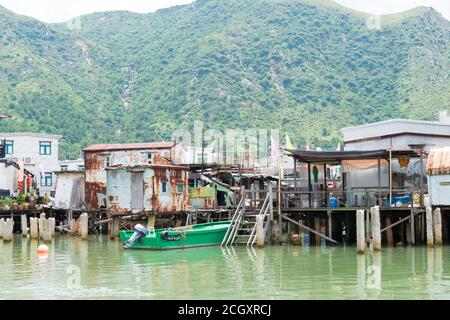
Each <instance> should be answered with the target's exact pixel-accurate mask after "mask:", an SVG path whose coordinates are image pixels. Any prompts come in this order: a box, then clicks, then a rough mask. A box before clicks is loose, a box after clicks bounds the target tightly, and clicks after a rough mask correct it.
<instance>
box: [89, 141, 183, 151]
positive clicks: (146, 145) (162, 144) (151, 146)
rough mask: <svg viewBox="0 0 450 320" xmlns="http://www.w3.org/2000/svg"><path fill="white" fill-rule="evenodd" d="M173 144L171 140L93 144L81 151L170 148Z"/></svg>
mask: <svg viewBox="0 0 450 320" xmlns="http://www.w3.org/2000/svg"><path fill="white" fill-rule="evenodd" d="M174 146H175V142H173V141H162V142H146V143H124V144H94V145H91V146H89V147H87V148H85V149H83V151H93V152H95V151H112V150H140V149H143V150H145V149H170V148H172V147H174Z"/></svg>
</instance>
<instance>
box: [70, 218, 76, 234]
mask: <svg viewBox="0 0 450 320" xmlns="http://www.w3.org/2000/svg"><path fill="white" fill-rule="evenodd" d="M69 232H70V234H74V233H75V219H70V220H69Z"/></svg>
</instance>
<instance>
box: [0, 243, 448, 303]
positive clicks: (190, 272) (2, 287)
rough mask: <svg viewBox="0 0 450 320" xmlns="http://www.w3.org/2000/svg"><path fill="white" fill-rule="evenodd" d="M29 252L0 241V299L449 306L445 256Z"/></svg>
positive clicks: (28, 247)
mask: <svg viewBox="0 0 450 320" xmlns="http://www.w3.org/2000/svg"><path fill="white" fill-rule="evenodd" d="M38 245H39V241H37V240H30V239H27V238H22V237H17V238H15V239H14V243H3V241H0V268H1V270H2V272H3V279H4V280H3V281H2V282H1V283H0V298H4V297H8V298H13V299H29V298H32V299H33V298H40V299H42V298H43V299H52V298H62V299H85V298H101V299H106V298H108V299H119V298H122V299H123V298H125V299H427V298H432V299H449V298H450V277H449V272H448V270H446V268H445V264H444V261H446V259H448V257H449V256H450V248H449V247H442V248H434V249H433V248H431V249H427V248H426V247H415V248H412V247H408V248H406V247H399V248H395V247H394V248H383V251H382V252H372V251H369V252H368V253H366V254H365V255H356V252H355V248H354V247H346V248H342V247H330V246H327V247H323V246H321V247H320V246H319V247H316V246H311V247H309V246H308V247H303V246H266V247H265V248H263V249H259V248H247V247H225V248H221V247H208V248H196V249H187V250H170V251H139V250H138V251H135V250H123V249H122V248H121V246H120V242H119V241H109V240H108V239H106V237H92V238H90V240H89V241H82V240H81V239H79V238H77V237H73V238H70V237H57V238H56V239H55V241H54V242H53V243H52V244H50V245H49V248H50V250H49V254H48V256H47V257H46V258H40V257H39V256H38V255H37V247H38ZM77 277H78V278H77ZM77 279H78V280H79V282H77ZM77 284H78V285H77Z"/></svg>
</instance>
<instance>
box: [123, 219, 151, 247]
mask: <svg viewBox="0 0 450 320" xmlns="http://www.w3.org/2000/svg"><path fill="white" fill-rule="evenodd" d="M147 233H148V230H147V228H146V227H144V226H143V225H141V224H137V225H135V226H134V233H133V235H132V236H131V238H130V239H128V240H127V241H125V242H124V243H123V247H124V248H125V249H128V248H130V247H131V246H133V244H134V243H135V242H136V241H137V240H140V239H142V238H145V236H146V235H147Z"/></svg>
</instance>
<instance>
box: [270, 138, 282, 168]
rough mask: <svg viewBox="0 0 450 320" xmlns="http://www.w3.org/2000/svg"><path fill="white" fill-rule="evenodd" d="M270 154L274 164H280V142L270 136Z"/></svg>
mask: <svg viewBox="0 0 450 320" xmlns="http://www.w3.org/2000/svg"><path fill="white" fill-rule="evenodd" d="M270 153H271V155H272V163H277V164H278V157H279V156H280V148H279V147H278V142H277V141H275V139H274V138H273V137H272V136H270Z"/></svg>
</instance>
